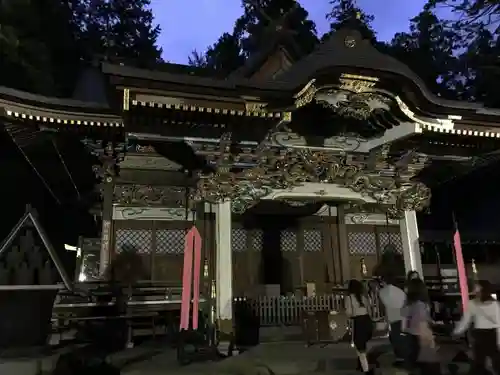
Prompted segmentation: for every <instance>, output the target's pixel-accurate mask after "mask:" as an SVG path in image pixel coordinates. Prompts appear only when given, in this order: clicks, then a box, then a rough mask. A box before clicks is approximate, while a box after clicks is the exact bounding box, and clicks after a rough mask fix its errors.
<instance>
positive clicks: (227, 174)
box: [193, 149, 430, 218]
mask: <svg viewBox="0 0 500 375" xmlns="http://www.w3.org/2000/svg"><path fill="white" fill-rule="evenodd" d="M307 182H316V183H325V184H337V185H339V186H342V187H347V188H349V189H351V190H352V191H354V192H358V193H360V194H362V195H364V196H367V197H370V198H372V199H374V200H375V201H376V203H377V204H379V205H380V206H381V207H382V209H383V210H385V211H386V212H387V213H388V215H389V217H390V218H401V217H402V216H403V214H404V211H405V210H422V209H424V208H425V207H427V206H428V204H429V201H430V190H429V189H428V188H427V187H426V186H425V185H423V184H421V183H418V182H410V181H405V182H401V181H399V180H398V178H395V177H390V176H381V175H380V174H379V173H378V172H376V171H375V172H374V171H372V170H368V169H367V168H366V166H363V165H361V164H358V165H354V164H349V163H347V161H346V159H345V157H342V156H337V155H333V154H330V153H327V152H312V151H309V150H303V149H301V150H297V149H288V150H286V151H285V152H282V153H279V154H274V153H271V152H270V150H269V152H268V153H267V154H265V155H263V156H262V158H261V160H260V162H259V163H258V164H257V165H256V166H254V167H251V168H248V169H244V170H243V171H240V172H235V171H232V170H230V169H229V168H220V169H218V170H216V171H215V172H213V173H209V174H205V175H203V174H202V175H200V179H199V181H198V184H197V188H196V189H195V192H194V194H193V199H194V200H195V201H207V202H210V203H214V204H215V203H217V202H220V201H223V200H226V199H230V200H231V204H232V210H233V212H235V213H243V212H245V211H246V210H247V209H249V208H250V207H252V206H254V205H256V204H257V203H258V202H259V201H260V200H261V199H262V198H263V197H265V196H266V195H269V194H270V193H272V192H273V190H276V189H291V188H294V187H297V186H301V185H302V184H304V183H307Z"/></svg>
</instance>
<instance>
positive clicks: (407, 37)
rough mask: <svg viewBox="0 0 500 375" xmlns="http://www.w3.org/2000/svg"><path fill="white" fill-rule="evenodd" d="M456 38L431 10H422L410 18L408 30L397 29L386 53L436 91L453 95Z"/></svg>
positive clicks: (455, 67)
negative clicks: (400, 31)
mask: <svg viewBox="0 0 500 375" xmlns="http://www.w3.org/2000/svg"><path fill="white" fill-rule="evenodd" d="M458 41H459V39H457V36H456V34H455V33H454V32H453V30H449V29H447V28H446V24H445V23H444V22H443V21H442V20H440V19H439V18H438V17H437V16H436V15H435V14H434V13H433V12H431V11H429V10H423V11H422V12H420V14H419V15H418V16H416V17H414V18H413V19H412V20H411V21H410V31H409V32H403V33H397V34H396V35H395V36H394V38H393V39H392V41H391V43H390V49H389V53H391V54H392V55H394V56H395V57H396V58H397V59H399V60H400V61H402V62H404V63H405V64H407V65H408V66H409V67H410V68H411V69H412V70H413V71H414V72H415V73H416V74H417V75H418V76H419V77H420V78H421V79H423V80H424V82H425V83H426V84H427V86H428V87H429V88H430V89H431V90H432V91H433V92H434V93H436V94H439V95H441V96H445V97H451V98H454V97H455V93H453V90H455V88H456V87H455V83H456V81H455V78H456V74H455V72H456V69H457V59H456V57H455V56H454V52H455V50H456V47H457V43H458Z"/></svg>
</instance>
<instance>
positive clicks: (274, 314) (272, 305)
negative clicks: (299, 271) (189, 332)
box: [235, 291, 383, 327]
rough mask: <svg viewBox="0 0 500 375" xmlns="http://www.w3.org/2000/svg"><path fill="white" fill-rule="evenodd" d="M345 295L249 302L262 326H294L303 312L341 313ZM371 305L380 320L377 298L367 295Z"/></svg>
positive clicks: (338, 293) (274, 298)
mask: <svg viewBox="0 0 500 375" xmlns="http://www.w3.org/2000/svg"><path fill="white" fill-rule="evenodd" d="M344 296H345V293H344V292H343V291H342V292H337V293H331V294H324V295H318V296H315V297H296V296H286V297H285V296H278V297H266V296H262V297H258V298H257V299H252V300H249V301H248V302H249V303H250V305H251V307H252V309H253V310H254V312H255V313H256V314H257V315H258V316H259V319H260V325H261V327H262V326H294V325H301V323H302V314H303V311H325V310H326V311H331V310H335V311H342V310H343V309H344ZM369 299H370V303H371V305H372V309H371V310H372V314H373V315H372V318H373V320H375V321H376V320H380V319H382V317H383V315H382V311H381V309H380V302H379V299H378V296H377V295H375V294H372V295H369ZM244 300H245V299H244V298H236V299H235V302H236V303H238V302H240V303H241V302H243V301H244Z"/></svg>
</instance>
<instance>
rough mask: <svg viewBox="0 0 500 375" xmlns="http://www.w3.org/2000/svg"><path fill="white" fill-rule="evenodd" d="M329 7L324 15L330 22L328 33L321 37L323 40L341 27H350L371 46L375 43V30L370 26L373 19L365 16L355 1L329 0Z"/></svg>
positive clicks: (371, 16)
mask: <svg viewBox="0 0 500 375" xmlns="http://www.w3.org/2000/svg"><path fill="white" fill-rule="evenodd" d="M330 5H331V6H332V8H331V10H330V12H328V14H327V15H326V18H327V20H329V21H330V31H329V32H328V33H326V34H325V35H324V36H323V39H325V38H326V37H328V36H329V35H330V34H332V33H333V32H335V31H338V30H339V29H341V28H343V27H352V28H355V29H357V30H358V31H359V32H360V33H361V35H362V36H363V38H364V39H368V40H370V42H371V43H372V44H375V43H376V34H375V30H374V29H373V27H372V26H371V23H372V22H373V20H374V19H375V17H374V16H373V15H370V14H366V13H365V12H364V11H363V10H362V9H361V8H360V7H359V6H358V5H357V3H356V0H331V1H330Z"/></svg>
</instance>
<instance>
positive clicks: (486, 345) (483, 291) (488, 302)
mask: <svg viewBox="0 0 500 375" xmlns="http://www.w3.org/2000/svg"><path fill="white" fill-rule="evenodd" d="M474 292H475V293H476V298H474V299H473V300H470V301H469V306H468V309H467V310H466V311H465V312H464V315H463V317H462V319H461V320H460V322H458V324H457V326H456V328H455V330H454V331H453V334H454V335H460V334H462V333H464V332H465V331H466V330H467V329H468V328H469V327H470V325H471V323H472V324H473V325H474V328H473V330H472V350H473V354H474V361H473V364H472V366H473V368H472V370H474V371H471V374H482V373H485V372H486V370H485V364H486V359H487V358H488V357H489V358H490V359H491V363H492V365H493V370H494V371H495V373H496V374H497V375H500V349H499V347H500V305H499V303H498V302H497V301H495V299H494V298H493V296H492V294H493V288H492V286H491V284H490V282H489V281H479V282H478V283H477V284H476V286H475V289H474ZM486 373H487V372H486Z"/></svg>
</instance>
